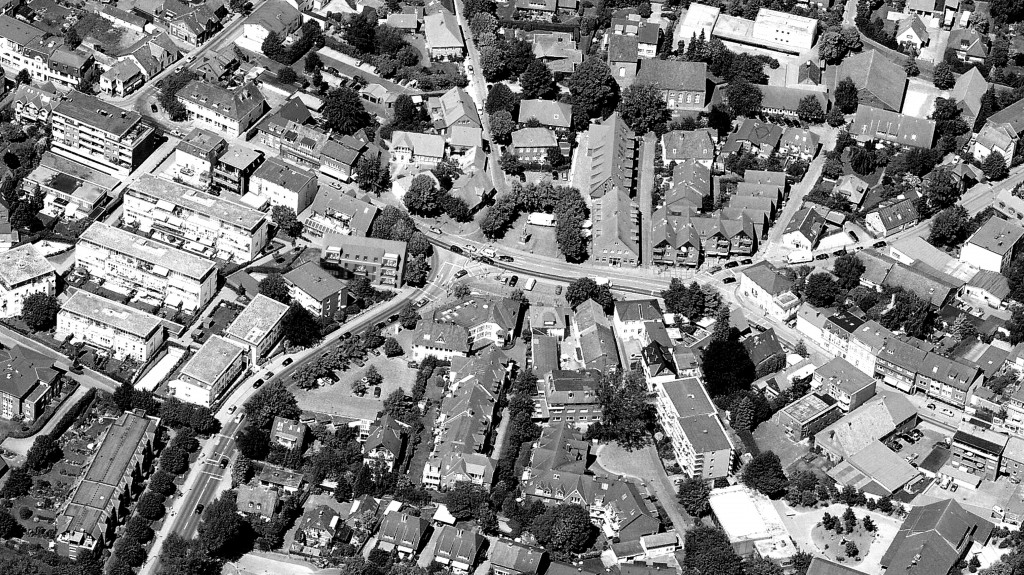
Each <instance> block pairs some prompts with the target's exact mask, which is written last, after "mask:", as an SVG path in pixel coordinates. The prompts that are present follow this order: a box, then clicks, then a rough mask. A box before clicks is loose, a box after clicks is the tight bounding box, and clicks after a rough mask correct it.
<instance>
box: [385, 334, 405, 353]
mask: <svg viewBox="0 0 1024 575" xmlns="http://www.w3.org/2000/svg"><path fill="white" fill-rule="evenodd" d="M403 353H405V351H404V350H403V349H402V344H400V343H398V340H397V339H395V338H393V337H389V338H387V339H386V340H384V355H386V356H387V357H398V356H400V355H402V354H403Z"/></svg>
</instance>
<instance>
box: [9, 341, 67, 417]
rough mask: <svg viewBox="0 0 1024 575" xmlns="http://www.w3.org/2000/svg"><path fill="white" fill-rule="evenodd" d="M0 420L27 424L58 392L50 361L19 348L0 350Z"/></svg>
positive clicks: (58, 380) (58, 375) (57, 374)
mask: <svg viewBox="0 0 1024 575" xmlns="http://www.w3.org/2000/svg"><path fill="white" fill-rule="evenodd" d="M0 374H4V375H3V377H0V417H2V418H4V419H6V420H17V421H24V422H26V423H31V422H33V421H35V420H36V419H37V418H38V417H39V416H41V415H42V414H43V410H44V409H46V405H47V404H48V403H49V402H50V399H51V398H52V397H53V396H54V395H56V394H57V393H58V391H59V389H60V383H61V372H59V371H57V369H56V368H55V367H54V361H53V358H52V357H50V356H47V355H45V354H41V353H37V352H35V351H32V350H30V349H28V348H25V347H22V346H20V345H15V346H12V347H9V348H5V349H2V350H0Z"/></svg>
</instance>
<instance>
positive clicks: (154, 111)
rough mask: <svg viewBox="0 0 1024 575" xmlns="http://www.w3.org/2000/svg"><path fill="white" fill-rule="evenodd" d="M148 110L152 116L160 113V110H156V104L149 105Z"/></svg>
mask: <svg viewBox="0 0 1024 575" xmlns="http://www.w3.org/2000/svg"><path fill="white" fill-rule="evenodd" d="M149 109H150V110H153V113H154V114H155V113H157V112H159V111H160V108H157V107H156V104H150V105H149Z"/></svg>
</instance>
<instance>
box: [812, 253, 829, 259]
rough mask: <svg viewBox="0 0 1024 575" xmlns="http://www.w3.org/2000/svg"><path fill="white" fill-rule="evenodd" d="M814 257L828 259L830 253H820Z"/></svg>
mask: <svg viewBox="0 0 1024 575" xmlns="http://www.w3.org/2000/svg"><path fill="white" fill-rule="evenodd" d="M814 259H816V260H827V259H828V254H818V255H816V256H814Z"/></svg>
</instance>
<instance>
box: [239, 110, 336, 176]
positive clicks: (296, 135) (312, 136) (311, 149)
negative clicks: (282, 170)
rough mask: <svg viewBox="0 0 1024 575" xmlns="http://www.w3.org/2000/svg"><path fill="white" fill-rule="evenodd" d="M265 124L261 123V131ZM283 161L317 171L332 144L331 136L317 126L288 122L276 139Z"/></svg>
mask: <svg viewBox="0 0 1024 575" xmlns="http://www.w3.org/2000/svg"><path fill="white" fill-rule="evenodd" d="M263 126H264V122H260V126H259V128H257V129H260V128H262V127H263ZM274 141H276V142H277V143H278V145H277V148H278V150H279V151H280V152H281V159H283V160H285V161H287V162H290V163H292V164H295V165H296V166H299V167H300V168H303V169H306V170H310V171H316V170H318V169H319V168H320V159H321V158H322V157H323V153H324V148H325V147H326V146H327V143H328V142H330V141H331V140H330V134H329V133H327V132H325V131H323V130H321V129H320V128H317V127H315V126H307V125H304V124H300V123H298V122H295V121H294V120H288V122H287V123H286V124H285V125H284V129H283V130H282V131H281V133H280V135H279V137H277V138H275V140H274Z"/></svg>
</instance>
